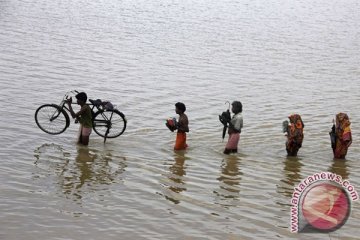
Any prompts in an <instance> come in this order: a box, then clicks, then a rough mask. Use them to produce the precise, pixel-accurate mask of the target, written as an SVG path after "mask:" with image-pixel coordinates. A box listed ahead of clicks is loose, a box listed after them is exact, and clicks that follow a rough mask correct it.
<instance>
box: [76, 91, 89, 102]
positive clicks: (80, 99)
mask: <svg viewBox="0 0 360 240" xmlns="http://www.w3.org/2000/svg"><path fill="white" fill-rule="evenodd" d="M75 97H76V99H77V103H78V104H79V105H84V104H85V103H86V100H87V95H86V93H84V92H80V93H78V94H76V96H75Z"/></svg>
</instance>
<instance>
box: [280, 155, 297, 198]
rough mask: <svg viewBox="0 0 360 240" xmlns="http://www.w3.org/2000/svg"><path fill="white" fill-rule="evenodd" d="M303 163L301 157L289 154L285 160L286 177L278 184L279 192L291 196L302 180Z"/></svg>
mask: <svg viewBox="0 0 360 240" xmlns="http://www.w3.org/2000/svg"><path fill="white" fill-rule="evenodd" d="M302 166H303V164H302V163H301V158H300V157H290V156H287V157H286V159H285V161H284V170H283V174H284V178H283V179H281V182H282V183H284V184H285V185H284V184H280V185H279V186H278V192H280V193H281V194H283V195H284V196H285V197H291V196H292V194H293V192H294V187H295V186H296V185H297V184H298V183H299V182H300V181H301V167H302Z"/></svg>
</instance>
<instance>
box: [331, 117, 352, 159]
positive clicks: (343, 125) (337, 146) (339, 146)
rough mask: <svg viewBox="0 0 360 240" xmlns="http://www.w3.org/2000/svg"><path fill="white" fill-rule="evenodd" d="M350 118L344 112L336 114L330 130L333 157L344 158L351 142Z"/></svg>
mask: <svg viewBox="0 0 360 240" xmlns="http://www.w3.org/2000/svg"><path fill="white" fill-rule="evenodd" d="M350 124H351V123H350V120H349V117H348V115H347V114H346V113H338V114H336V120H335V122H334V124H333V126H332V130H331V132H330V139H331V146H332V149H333V153H334V158H337V159H345V157H346V154H347V151H348V148H349V147H350V145H351V143H352V136H351V129H350Z"/></svg>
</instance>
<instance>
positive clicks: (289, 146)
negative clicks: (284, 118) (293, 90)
mask: <svg viewBox="0 0 360 240" xmlns="http://www.w3.org/2000/svg"><path fill="white" fill-rule="evenodd" d="M289 120H290V122H289V124H288V127H287V141H286V151H287V153H288V155H289V156H296V155H297V153H298V151H299V149H300V148H301V146H302V142H303V140H304V123H303V121H302V119H301V116H300V115H299V114H293V115H290V116H289Z"/></svg>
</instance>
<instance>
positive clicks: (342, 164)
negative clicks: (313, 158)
mask: <svg viewBox="0 0 360 240" xmlns="http://www.w3.org/2000/svg"><path fill="white" fill-rule="evenodd" d="M329 172H333V173H336V174H337V175H339V176H341V177H342V178H343V179H349V175H350V173H349V171H348V165H347V162H346V161H344V160H343V159H334V160H333V164H332V165H331V166H330V168H329Z"/></svg>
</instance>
